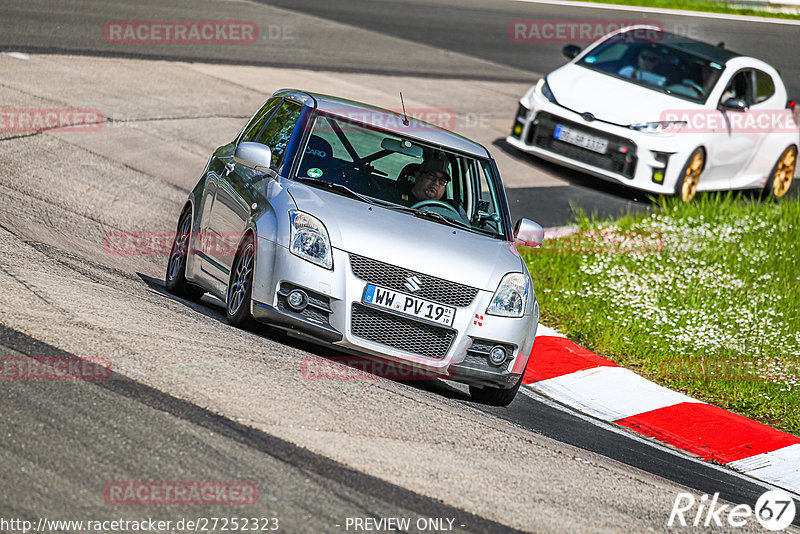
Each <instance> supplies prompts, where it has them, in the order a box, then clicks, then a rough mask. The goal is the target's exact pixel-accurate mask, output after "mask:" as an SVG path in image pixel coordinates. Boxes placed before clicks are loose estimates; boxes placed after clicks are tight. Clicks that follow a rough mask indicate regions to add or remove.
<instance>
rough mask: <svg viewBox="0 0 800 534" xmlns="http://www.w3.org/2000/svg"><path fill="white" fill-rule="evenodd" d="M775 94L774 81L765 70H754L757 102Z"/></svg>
mask: <svg viewBox="0 0 800 534" xmlns="http://www.w3.org/2000/svg"><path fill="white" fill-rule="evenodd" d="M774 94H775V82H773V81H772V77H771V76H770V75H769V74H767V73H766V72H761V71H760V70H757V71H756V101H755V103H756V104H758V103H760V102H763V101H765V100H767V99H768V98H769V97H771V96H772V95H774Z"/></svg>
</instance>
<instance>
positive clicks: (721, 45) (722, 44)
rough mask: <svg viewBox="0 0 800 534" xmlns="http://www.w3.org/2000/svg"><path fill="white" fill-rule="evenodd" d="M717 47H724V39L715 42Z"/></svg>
mask: <svg viewBox="0 0 800 534" xmlns="http://www.w3.org/2000/svg"><path fill="white" fill-rule="evenodd" d="M717 47H718V48H725V41H720V42H718V43H717Z"/></svg>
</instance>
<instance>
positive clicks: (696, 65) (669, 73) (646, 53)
mask: <svg viewBox="0 0 800 534" xmlns="http://www.w3.org/2000/svg"><path fill="white" fill-rule="evenodd" d="M578 64H579V65H581V66H584V67H587V68H590V69H593V70H598V71H600V72H603V73H605V74H610V75H612V76H615V77H617V78H622V79H624V80H627V81H630V82H631V83H635V84H637V85H641V86H644V87H647V88H648V89H652V90H655V91H660V92H662V93H666V94H670V95H673V96H677V97H680V98H684V99H687V100H692V101H694V102H698V103H703V102H705V101H706V98H707V97H708V94H709V93H710V92H711V90H712V89H713V88H714V85H715V84H716V83H717V79H718V78H719V75H720V73H721V72H722V65H720V64H718V63H714V62H713V61H709V60H707V59H704V58H701V57H698V56H695V55H693V54H691V53H689V52H687V51H685V50H678V49H676V48H674V47H670V46H667V45H665V44H662V43H660V42H659V40H658V39H653V38H651V39H646V40H643V39H640V38H631V37H630V36H629V34H628V32H624V33H621V34H619V35H616V36H614V37H612V38H610V39H608V40H607V41H604V42H603V43H601V44H599V45H598V46H597V47H596V48H594V49H593V50H592V51H591V52H589V53H588V54H587V55H585V56H584V57H583V59H581V60H580V61H579V62H578Z"/></svg>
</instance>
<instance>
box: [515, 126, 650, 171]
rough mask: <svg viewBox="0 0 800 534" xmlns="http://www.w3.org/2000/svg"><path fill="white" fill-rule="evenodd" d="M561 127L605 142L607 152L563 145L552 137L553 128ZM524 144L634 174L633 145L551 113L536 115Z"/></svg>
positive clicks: (563, 143)
mask: <svg viewBox="0 0 800 534" xmlns="http://www.w3.org/2000/svg"><path fill="white" fill-rule="evenodd" d="M558 124H561V125H563V126H566V127H568V128H572V129H574V130H578V131H581V132H584V133H587V134H589V135H593V136H595V137H602V138H603V139H608V151H607V152H606V153H605V154H599V153H597V152H595V151H593V150H589V149H588V148H582V147H579V146H575V145H571V144H569V143H565V142H564V141H561V140H559V139H556V138H555V137H553V136H554V134H555V131H556V125H558ZM526 143H527V144H529V145H534V146H538V147H541V148H543V149H545V150H548V151H550V152H554V153H556V154H560V155H562V156H565V157H567V158H570V159H574V160H576V161H580V162H582V163H586V164H588V165H592V166H593V167H598V168H600V169H605V170H607V171H611V172H615V173H617V174H621V175H622V176H624V177H626V178H633V175H634V173H635V172H636V160H637V156H636V143H634V142H633V141H631V140H630V139H625V138H624V137H620V136H618V135H612V134H609V133H607V132H603V131H600V130H596V129H594V128H590V127H588V126H586V125H585V124H579V123H576V122H572V121H568V120H564V119H562V118H560V117H556V116H555V115H553V114H551V113H546V112H542V113H539V114H538V115H537V116H536V119H535V120H534V122H533V124H531V126H530V128H529V129H528V136H527V139H526Z"/></svg>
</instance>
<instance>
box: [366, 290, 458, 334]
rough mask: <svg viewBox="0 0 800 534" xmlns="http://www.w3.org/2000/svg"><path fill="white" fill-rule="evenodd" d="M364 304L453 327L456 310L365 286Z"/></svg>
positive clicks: (402, 294) (391, 291)
mask: <svg viewBox="0 0 800 534" xmlns="http://www.w3.org/2000/svg"><path fill="white" fill-rule="evenodd" d="M361 301H362V302H364V303H367V304H372V305H373V306H376V307H378V308H384V309H386V310H392V311H393V312H396V313H401V314H403V315H408V316H410V317H416V318H418V319H424V320H426V321H433V322H434V323H438V324H440V325H444V326H453V319H454V318H455V315H456V309H455V308H451V307H450V306H443V305H442V304H438V303H436V302H431V301H429V300H425V299H421V298H419V297H414V296H411V295H406V294H405V293H398V292H397V291H393V290H391V289H387V288H385V287H380V286H376V285H373V284H367V287H366V289H365V290H364V298H363V299H362V300H361Z"/></svg>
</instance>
